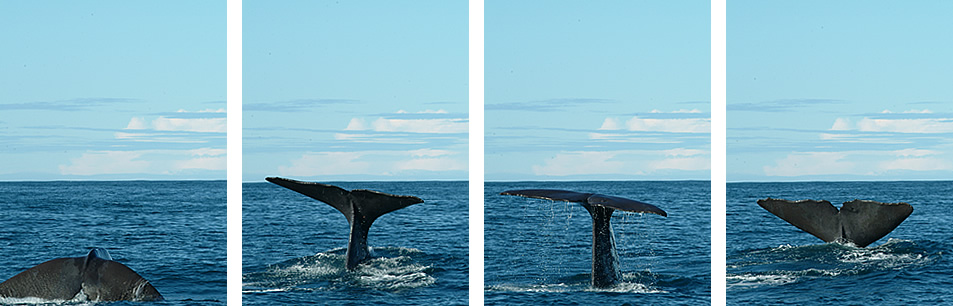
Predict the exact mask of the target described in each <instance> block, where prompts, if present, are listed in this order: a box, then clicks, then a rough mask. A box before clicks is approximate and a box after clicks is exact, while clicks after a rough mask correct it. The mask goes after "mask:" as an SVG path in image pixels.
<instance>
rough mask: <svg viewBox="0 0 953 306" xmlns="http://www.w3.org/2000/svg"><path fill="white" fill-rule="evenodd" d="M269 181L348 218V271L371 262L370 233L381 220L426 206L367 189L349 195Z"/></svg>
mask: <svg viewBox="0 0 953 306" xmlns="http://www.w3.org/2000/svg"><path fill="white" fill-rule="evenodd" d="M265 180H266V181H268V182H271V183H274V184H276V185H278V186H281V187H285V188H288V189H291V190H294V191H296V192H298V193H300V194H303V195H306V196H308V197H310V198H312V199H315V200H318V201H321V202H324V203H325V204H328V205H331V207H334V209H337V210H338V211H339V212H341V214H344V217H346V218H347V222H348V224H349V225H350V227H351V230H350V234H349V236H348V241H347V253H346V257H347V261H346V263H345V268H346V269H347V270H354V269H356V268H357V266H358V265H359V264H360V263H362V262H364V261H366V260H368V259H370V258H371V253H370V251H368V249H367V233H368V230H370V228H371V225H372V224H373V223H374V221H375V220H377V218H379V217H380V216H382V215H384V214H386V213H389V212H392V211H395V210H398V209H401V208H404V207H407V206H410V205H413V204H418V203H423V202H424V201H423V200H421V199H420V198H418V197H415V196H406V195H393V194H387V193H383V192H378V191H373V190H365V189H355V190H351V191H348V190H345V189H343V188H341V187H337V186H333V185H327V184H321V183H315V182H303V181H297V180H293V179H287V178H280V177H268V178H265Z"/></svg>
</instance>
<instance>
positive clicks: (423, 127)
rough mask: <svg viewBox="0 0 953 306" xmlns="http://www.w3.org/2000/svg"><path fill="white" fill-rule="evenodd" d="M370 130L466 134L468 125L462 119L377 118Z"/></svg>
mask: <svg viewBox="0 0 953 306" xmlns="http://www.w3.org/2000/svg"><path fill="white" fill-rule="evenodd" d="M371 129H372V130H373V131H376V132H405V133H466V132H468V131H469V125H468V124H467V121H466V120H464V119H387V118H377V120H374V122H373V123H371Z"/></svg>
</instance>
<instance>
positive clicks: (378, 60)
mask: <svg viewBox="0 0 953 306" xmlns="http://www.w3.org/2000/svg"><path fill="white" fill-rule="evenodd" d="M243 11H244V13H243V16H242V18H243V38H242V39H243V42H242V43H243V50H242V52H243V55H242V56H243V63H242V65H243V93H242V94H243V99H244V101H243V108H242V112H243V119H242V120H243V122H242V125H243V130H242V133H243V134H242V142H243V161H242V168H243V169H242V170H243V174H242V180H243V181H251V182H260V181H264V178H265V177H266V176H284V177H291V178H297V179H306V180H316V181H333V180H360V181H367V180H466V179H467V173H468V172H467V167H468V154H469V152H468V146H467V139H468V138H467V135H468V134H467V132H468V126H469V121H468V114H467V111H468V101H467V100H468V83H467V82H468V79H467V77H468V70H467V69H468V63H469V62H468V56H467V55H468V51H469V49H468V29H467V26H468V19H467V17H468V13H467V2H466V1H413V2H406V1H376V2H370V3H369V2H360V3H352V2H347V1H340V2H338V1H280V2H272V1H244V3H243Z"/></svg>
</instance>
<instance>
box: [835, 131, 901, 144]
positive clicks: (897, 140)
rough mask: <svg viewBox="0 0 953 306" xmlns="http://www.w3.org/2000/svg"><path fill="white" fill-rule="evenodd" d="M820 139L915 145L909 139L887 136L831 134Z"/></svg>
mask: <svg viewBox="0 0 953 306" xmlns="http://www.w3.org/2000/svg"><path fill="white" fill-rule="evenodd" d="M819 136H820V138H821V139H822V140H830V141H837V142H849V143H866V144H871V143H879V144H905V143H913V141H911V140H910V139H908V138H899V137H886V136H874V135H870V134H831V133H821V134H820V135H819Z"/></svg>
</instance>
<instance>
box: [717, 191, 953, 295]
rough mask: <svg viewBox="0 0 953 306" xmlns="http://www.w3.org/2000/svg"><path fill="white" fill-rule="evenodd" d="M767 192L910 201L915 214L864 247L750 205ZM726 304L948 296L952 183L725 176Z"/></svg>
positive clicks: (952, 281) (952, 285) (837, 200)
mask: <svg viewBox="0 0 953 306" xmlns="http://www.w3.org/2000/svg"><path fill="white" fill-rule="evenodd" d="M767 197H772V198H782V199H789V200H803V199H814V200H828V201H830V202H831V203H832V204H834V206H835V207H838V208H840V206H841V205H842V203H844V202H848V201H852V200H854V199H861V200H874V201H880V202H907V203H910V204H911V205H912V206H913V213H912V214H911V215H910V217H908V218H907V219H906V221H904V222H903V223H901V224H900V226H898V227H897V228H896V229H895V230H894V231H893V232H891V233H890V234H888V235H887V236H886V237H884V238H881V239H880V240H878V241H876V242H874V243H873V244H871V245H870V246H868V247H867V248H857V247H853V246H847V245H842V244H838V243H825V242H823V241H821V240H820V239H817V238H815V237H814V236H812V235H810V234H808V233H806V232H804V231H801V230H800V229H798V228H796V227H794V226H793V225H790V224H788V223H787V222H785V221H784V220H781V219H779V218H777V217H775V216H774V215H772V214H771V213H769V212H767V211H765V210H764V209H762V208H761V207H760V206H758V204H757V200H758V199H763V198H767ZM727 198H728V202H727V208H726V210H727V211H726V212H727V216H726V222H727V237H726V245H727V250H726V251H727V255H728V258H727V262H726V264H727V270H728V271H727V276H726V278H727V286H728V289H727V292H726V297H727V302H728V304H729V305H732V304H734V305H738V304H798V305H802V304H811V305H874V304H884V305H900V304H905V305H939V304H951V303H953V263H951V261H950V259H949V255H948V254H949V253H950V251H951V249H953V231H951V230H950V219H953V182H950V181H945V182H801V183H731V184H728V186H727Z"/></svg>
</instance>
